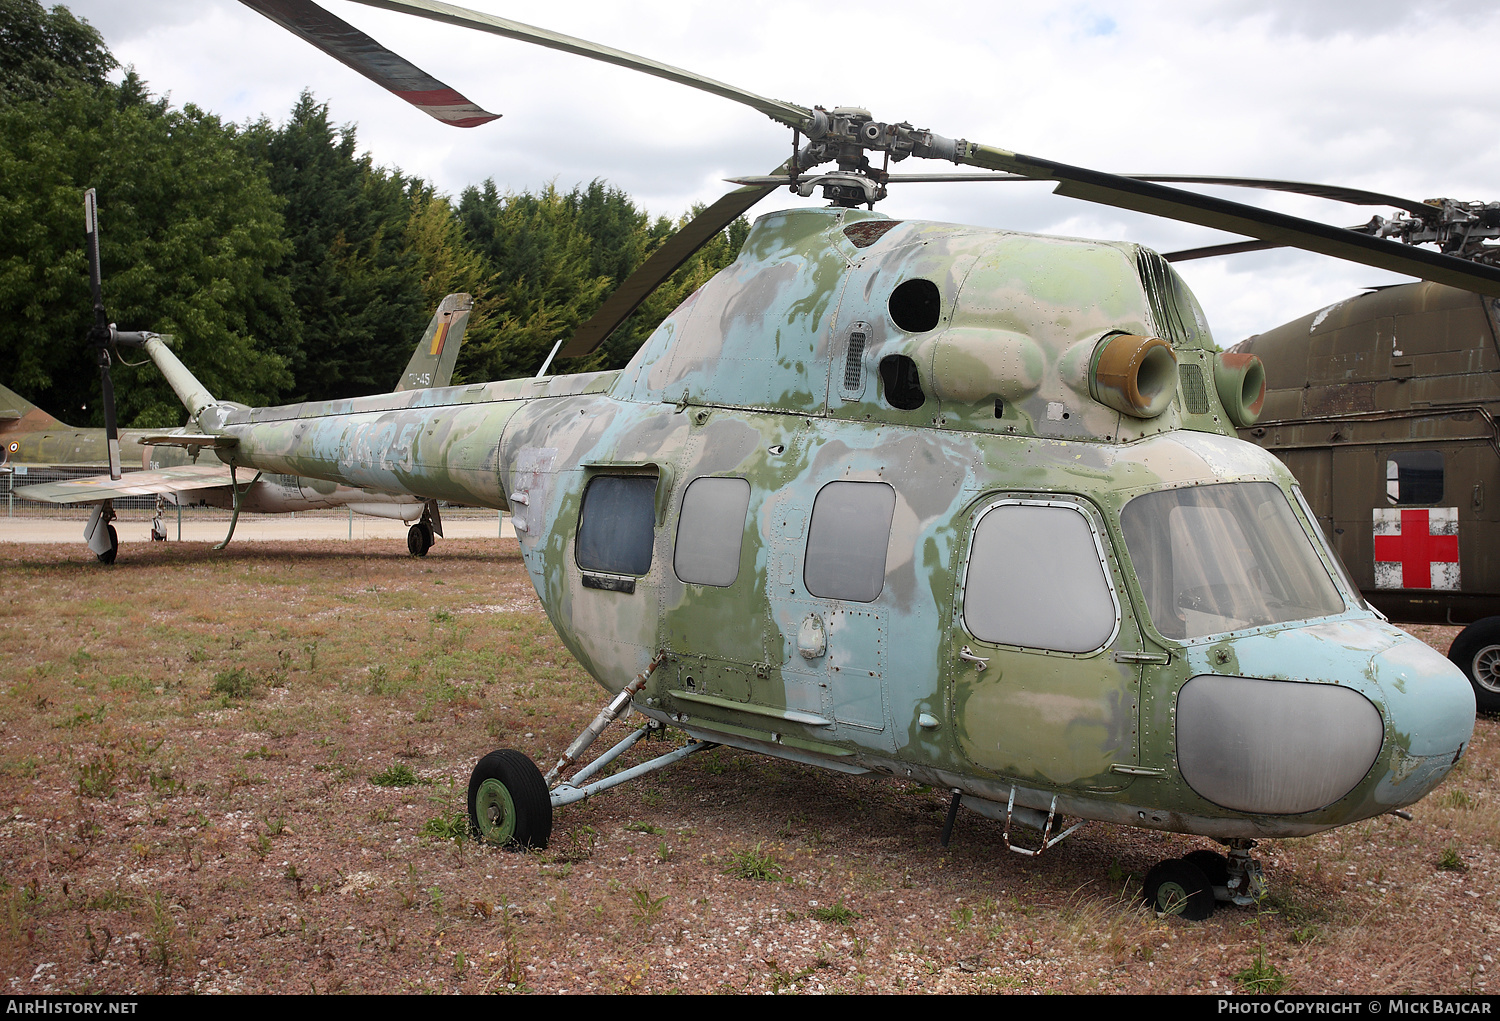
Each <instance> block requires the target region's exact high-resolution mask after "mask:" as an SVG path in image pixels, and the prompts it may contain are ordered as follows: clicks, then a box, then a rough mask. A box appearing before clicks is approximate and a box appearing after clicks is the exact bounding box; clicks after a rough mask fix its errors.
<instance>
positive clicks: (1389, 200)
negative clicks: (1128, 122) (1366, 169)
mask: <svg viewBox="0 0 1500 1021" xmlns="http://www.w3.org/2000/svg"><path fill="white" fill-rule="evenodd" d="M1120 176H1121V177H1128V178H1131V179H1132V180H1135V181H1155V182H1157V183H1158V184H1213V185H1222V186H1224V187H1226V188H1260V189H1262V190H1265V191H1285V192H1290V193H1292V194H1294V195H1311V196H1313V197H1314V198H1320V199H1331V200H1333V201H1334V202H1347V203H1349V205H1351V206H1394V207H1395V208H1397V209H1404V210H1406V211H1407V212H1408V213H1411V214H1413V215H1415V216H1424V217H1425V216H1436V215H1437V214H1438V213H1439V212H1441V210H1439V209H1437V208H1436V207H1435V206H1430V205H1428V204H1427V203H1425V202H1418V201H1417V200H1416V199H1404V198H1402V197H1401V196H1399V195H1384V194H1382V193H1380V192H1378V191H1365V190H1364V189H1363V188H1346V187H1344V186H1343V185H1339V184H1310V183H1308V182H1306V181H1272V180H1268V179H1267V178H1263V177H1189V176H1187V175H1184V174H1121V175H1120Z"/></svg>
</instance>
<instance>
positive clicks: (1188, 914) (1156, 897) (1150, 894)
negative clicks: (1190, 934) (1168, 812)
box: [1141, 839, 1266, 922]
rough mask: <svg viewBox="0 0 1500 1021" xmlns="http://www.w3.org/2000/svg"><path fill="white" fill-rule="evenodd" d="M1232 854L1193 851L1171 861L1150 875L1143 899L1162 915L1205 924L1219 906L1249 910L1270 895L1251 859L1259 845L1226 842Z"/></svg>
mask: <svg viewBox="0 0 1500 1021" xmlns="http://www.w3.org/2000/svg"><path fill="white" fill-rule="evenodd" d="M1223 843H1224V844H1225V846H1226V847H1228V848H1229V854H1228V855H1223V854H1220V853H1219V852H1218V851H1209V850H1200V851H1189V852H1188V853H1187V854H1185V855H1183V856H1182V857H1181V858H1169V859H1167V860H1166V861H1164V862H1161V863H1160V864H1158V865H1157V866H1155V867H1154V868H1153V869H1152V870H1151V871H1150V872H1148V873H1146V881H1145V883H1143V884H1142V887H1141V899H1142V900H1144V901H1145V902H1146V903H1147V904H1148V905H1150V907H1151V909H1152V910H1153V911H1155V912H1157V913H1158V914H1161V915H1177V916H1179V917H1181V918H1185V919H1187V920H1188V921H1190V922H1201V921H1203V919H1205V918H1208V917H1209V916H1210V915H1212V914H1213V913H1214V908H1215V907H1217V906H1218V905H1219V904H1221V903H1223V904H1233V905H1235V906H1237V907H1249V906H1251V905H1254V904H1256V903H1258V902H1259V901H1260V899H1261V898H1262V897H1264V896H1265V895H1266V877H1265V873H1264V871H1262V869H1261V866H1260V862H1259V861H1257V860H1255V859H1254V858H1252V857H1251V856H1250V849H1251V848H1253V847H1254V846H1255V841H1253V840H1246V839H1235V840H1226V841H1224V842H1223Z"/></svg>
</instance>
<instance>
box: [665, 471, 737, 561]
mask: <svg viewBox="0 0 1500 1021" xmlns="http://www.w3.org/2000/svg"><path fill="white" fill-rule="evenodd" d="M749 509H750V483H749V482H748V481H746V480H745V479H714V478H701V479H694V480H693V481H692V482H691V483H690V484H689V485H688V487H687V492H685V493H683V494H682V513H681V514H680V515H679V516H678V520H677V549H676V552H675V553H674V554H673V556H672V569H673V570H674V571H676V572H677V577H679V578H681V579H682V580H683V581H685V582H687V583H689V584H691V585H714V586H717V587H719V588H723V587H725V586H727V585H732V584H734V579H735V578H737V577H739V573H740V546H741V545H742V544H743V543H744V540H745V513H746V511H748V510H749Z"/></svg>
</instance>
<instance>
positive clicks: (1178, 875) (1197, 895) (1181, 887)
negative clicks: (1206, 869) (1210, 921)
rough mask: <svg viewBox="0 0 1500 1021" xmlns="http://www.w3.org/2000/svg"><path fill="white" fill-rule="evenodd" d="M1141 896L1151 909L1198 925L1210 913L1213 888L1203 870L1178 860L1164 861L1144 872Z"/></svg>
mask: <svg viewBox="0 0 1500 1021" xmlns="http://www.w3.org/2000/svg"><path fill="white" fill-rule="evenodd" d="M1141 895H1142V896H1143V897H1144V898H1145V900H1146V903H1147V904H1150V905H1151V907H1152V909H1154V910H1156V911H1159V912H1161V913H1162V914H1164V915H1180V916H1182V917H1183V918H1185V919H1187V920H1188V921H1190V922H1201V921H1203V919H1205V918H1207V917H1208V916H1209V915H1211V914H1213V913H1214V888H1213V884H1211V883H1210V882H1209V881H1208V877H1207V876H1205V875H1204V874H1203V870H1202V869H1200V868H1199V867H1198V866H1196V865H1194V864H1193V863H1192V862H1190V861H1185V860H1183V859H1182V858H1168V859H1167V860H1166V861H1164V862H1162V863H1161V864H1159V865H1157V866H1156V867H1155V868H1154V869H1152V870H1151V871H1150V872H1148V873H1146V884H1145V887H1144V888H1143V889H1142V890H1141Z"/></svg>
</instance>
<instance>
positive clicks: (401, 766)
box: [370, 762, 429, 787]
mask: <svg viewBox="0 0 1500 1021" xmlns="http://www.w3.org/2000/svg"><path fill="white" fill-rule="evenodd" d="M370 782H371V783H372V784H374V785H375V786H376V787H416V786H419V785H421V784H426V783H428V782H429V781H427V780H423V779H422V778H421V777H420V776H418V775H417V774H416V773H414V772H413V771H412V768H411V767H410V766H408V765H407V764H406V763H404V762H398V763H396V764H395V765H394V766H387V767H386V768H384V769H382V770H381V771H380V772H378V773H376V774H375V775H373V776H371V777H370Z"/></svg>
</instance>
